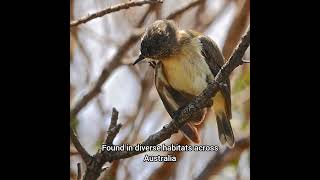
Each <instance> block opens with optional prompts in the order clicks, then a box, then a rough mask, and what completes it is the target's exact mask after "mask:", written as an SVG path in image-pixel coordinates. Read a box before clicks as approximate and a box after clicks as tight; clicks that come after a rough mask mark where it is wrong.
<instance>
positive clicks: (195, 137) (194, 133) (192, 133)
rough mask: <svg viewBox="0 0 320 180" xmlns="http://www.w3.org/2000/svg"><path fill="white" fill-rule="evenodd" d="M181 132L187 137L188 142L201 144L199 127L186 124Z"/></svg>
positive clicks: (189, 123)
mask: <svg viewBox="0 0 320 180" xmlns="http://www.w3.org/2000/svg"><path fill="white" fill-rule="evenodd" d="M180 131H181V132H182V133H183V135H184V137H186V138H187V139H188V140H190V141H192V142H194V143H197V144H199V143H200V136H199V133H198V130H197V127H195V126H194V125H193V124H192V123H191V122H188V123H186V124H184V125H183V126H182V127H181V128H180Z"/></svg>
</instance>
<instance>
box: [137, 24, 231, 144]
mask: <svg viewBox="0 0 320 180" xmlns="http://www.w3.org/2000/svg"><path fill="white" fill-rule="evenodd" d="M144 59H147V60H149V62H150V61H151V62H152V63H151V64H153V63H154V62H157V63H156V64H155V85H156V88H157V91H158V93H159V96H160V98H161V100H162V102H163V104H164V106H165V108H166V110H167V111H168V113H169V114H170V116H171V117H172V118H173V117H174V112H175V111H177V110H178V109H179V108H181V107H183V106H186V105H187V104H188V103H190V102H191V100H192V99H193V98H194V97H195V96H198V95H199V94H200V93H201V92H202V91H203V90H204V89H205V88H206V87H207V85H208V81H210V80H213V79H214V76H215V75H216V74H217V73H218V71H219V70H220V68H221V66H222V65H223V64H224V58H223V55H222V53H221V51H220V50H219V48H218V46H217V45H216V44H215V42H214V41H212V40H211V39H210V38H209V37H207V36H205V35H201V34H200V33H197V32H194V31H191V30H179V29H178V28H177V26H176V25H175V24H174V22H173V21H168V20H157V21H155V22H154V23H153V24H152V25H151V26H149V27H148V28H147V29H146V31H145V33H144V35H143V37H142V41H141V53H140V56H139V58H138V59H137V60H136V61H135V62H134V63H133V64H136V63H138V62H139V61H142V60H144ZM153 65H154V64H153ZM209 110H213V111H214V112H215V114H216V121H217V125H218V133H219V139H220V142H221V143H222V144H225V143H226V142H227V145H228V146H229V147H233V146H234V135H233V131H232V127H231V124H230V119H231V118H232V113H231V98H230V80H229V79H228V80H226V81H225V83H224V85H223V86H221V87H220V90H219V91H218V93H217V94H216V95H215V96H214V97H213V106H212V107H211V108H204V109H203V110H202V111H201V112H198V113H196V114H195V115H193V116H192V117H191V120H190V121H189V122H188V123H186V124H185V125H184V126H182V127H181V129H180V130H181V131H182V132H183V134H184V135H185V136H186V137H187V138H188V139H189V140H191V141H193V142H195V143H200V137H199V134H198V128H197V126H198V125H200V124H201V123H202V122H203V120H204V118H205V116H206V114H207V113H208V111H209Z"/></svg>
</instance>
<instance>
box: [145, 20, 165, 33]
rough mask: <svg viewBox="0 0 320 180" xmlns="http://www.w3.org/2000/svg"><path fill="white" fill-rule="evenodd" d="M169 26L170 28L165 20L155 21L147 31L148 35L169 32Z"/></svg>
mask: <svg viewBox="0 0 320 180" xmlns="http://www.w3.org/2000/svg"><path fill="white" fill-rule="evenodd" d="M167 28H168V24H167V23H165V22H163V21H160V22H155V23H154V24H153V25H152V26H150V27H149V28H148V29H147V33H148V35H150V34H164V33H168V32H167Z"/></svg>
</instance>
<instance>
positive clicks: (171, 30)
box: [133, 20, 178, 64]
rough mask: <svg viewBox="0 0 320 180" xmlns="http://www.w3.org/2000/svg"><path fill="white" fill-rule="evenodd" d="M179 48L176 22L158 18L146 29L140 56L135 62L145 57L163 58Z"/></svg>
mask: <svg viewBox="0 0 320 180" xmlns="http://www.w3.org/2000/svg"><path fill="white" fill-rule="evenodd" d="M177 49H178V40H177V27H176V25H175V24H174V22H173V21H169V20H157V21H155V22H154V23H152V24H151V25H150V26H149V27H148V28H147V29H146V31H145V33H144V35H143V37H142V41H141V47H140V52H141V53H140V56H139V58H138V59H137V60H136V61H135V62H134V63H133V64H136V63H138V62H140V61H142V60H143V59H145V58H150V59H154V60H162V59H164V58H166V57H168V56H170V55H172V54H174V53H175V52H176V51H177Z"/></svg>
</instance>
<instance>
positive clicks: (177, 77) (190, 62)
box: [163, 56, 213, 95]
mask: <svg viewBox="0 0 320 180" xmlns="http://www.w3.org/2000/svg"><path fill="white" fill-rule="evenodd" d="M181 58H182V57H179V58H175V59H170V60H167V61H164V62H163V64H164V71H165V73H166V77H167V80H168V83H169V84H170V85H171V87H173V88H174V89H177V90H180V91H184V92H186V93H189V94H192V95H199V94H200V93H201V92H202V91H203V90H204V89H205V88H206V87H207V85H208V83H207V78H209V79H212V78H213V75H212V73H211V71H210V69H209V66H208V65H207V64H206V62H205V60H204V59H200V58H203V57H202V56H201V57H197V59H196V58H193V59H181Z"/></svg>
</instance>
